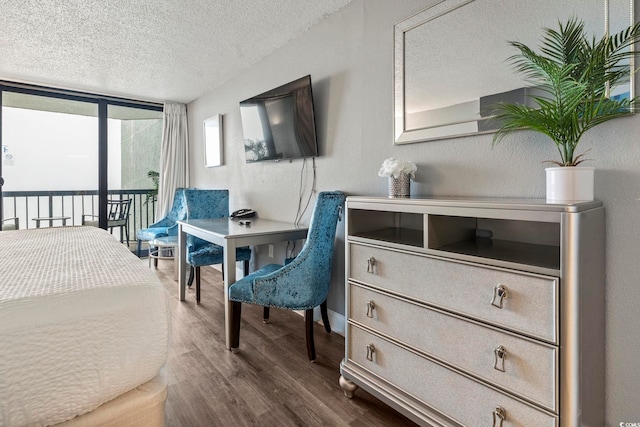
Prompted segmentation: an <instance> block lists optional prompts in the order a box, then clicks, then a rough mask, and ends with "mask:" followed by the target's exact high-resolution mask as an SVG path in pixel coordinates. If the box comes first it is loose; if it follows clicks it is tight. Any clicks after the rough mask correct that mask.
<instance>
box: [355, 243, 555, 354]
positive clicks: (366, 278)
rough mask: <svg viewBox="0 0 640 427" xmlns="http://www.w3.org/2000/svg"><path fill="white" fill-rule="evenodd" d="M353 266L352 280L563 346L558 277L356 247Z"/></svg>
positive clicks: (356, 245) (364, 246)
mask: <svg viewBox="0 0 640 427" xmlns="http://www.w3.org/2000/svg"><path fill="white" fill-rule="evenodd" d="M372 257H373V259H375V262H373V263H372V262H371V261H370V259H371V258H372ZM348 267H349V273H348V275H349V278H350V279H354V280H357V281H359V282H362V283H367V284H370V285H372V286H375V287H378V288H382V289H387V290H389V291H391V292H394V293H396V294H399V295H402V296H406V297H408V298H412V299H416V300H419V301H424V302H426V303H428V304H430V305H433V306H436V307H439V308H443V309H446V310H451V311H454V312H457V313H460V314H462V315H465V316H470V317H474V318H476V319H479V320H482V321H485V322H489V323H492V324H495V325H499V326H501V327H505V328H508V329H510V330H513V331H516V332H520V333H524V334H527V335H529V336H532V337H535V338H539V339H543V340H545V341H548V342H551V343H554V344H557V343H558V342H557V321H556V319H557V309H556V305H557V301H556V300H557V295H558V280H557V279H556V278H554V277H546V276H541V275H534V274H527V273H520V272H515V271H509V270H504V269H499V268H495V267H489V266H482V265H479V264H470V263H464V262H458V261H452V260H446V259H442V258H435V257H430V256H426V255H415V254H410V253H406V252H400V251H394V250H389V249H384V248H375V247H370V246H366V245H359V244H353V243H352V244H350V245H349V266H348ZM500 288H503V289H504V292H505V294H506V295H505V298H503V299H502V300H501V303H502V304H501V305H502V307H498V306H496V305H500V304H499V303H500V300H499V298H497V297H496V298H494V293H496V292H497V291H498V289H500ZM492 302H493V303H495V305H494V304H492Z"/></svg>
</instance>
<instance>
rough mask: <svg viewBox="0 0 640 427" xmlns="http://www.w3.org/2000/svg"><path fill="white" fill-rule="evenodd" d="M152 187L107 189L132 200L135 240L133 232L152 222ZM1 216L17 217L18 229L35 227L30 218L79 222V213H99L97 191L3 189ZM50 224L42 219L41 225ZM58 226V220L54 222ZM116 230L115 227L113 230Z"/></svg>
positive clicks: (130, 224) (114, 195) (131, 226)
mask: <svg viewBox="0 0 640 427" xmlns="http://www.w3.org/2000/svg"><path fill="white" fill-rule="evenodd" d="M151 191H152V190H151V189H144V190H108V192H107V193H108V195H109V198H110V199H113V200H122V199H127V198H130V199H132V202H131V207H130V209H129V221H128V229H129V237H130V239H131V240H132V241H135V239H136V238H135V236H136V232H137V231H138V230H139V229H142V228H147V227H148V226H149V224H152V223H153V222H154V216H155V211H156V199H155V197H152V196H150V195H149V194H150V193H151ZM2 197H3V200H2V203H3V208H4V213H3V218H12V217H18V218H19V221H20V228H36V222H35V221H34V220H33V218H38V217H40V218H42V217H69V219H68V220H67V225H81V224H82V215H98V190H87V191H84V190H68V191H3V192H2ZM51 225H52V223H50V222H49V221H41V222H40V227H49V226H51ZM53 225H60V222H58V223H56V224H53ZM118 230H119V229H118V228H115V229H114V231H113V232H114V233H118V234H117V237H118V239H119V238H120V235H119V231H118Z"/></svg>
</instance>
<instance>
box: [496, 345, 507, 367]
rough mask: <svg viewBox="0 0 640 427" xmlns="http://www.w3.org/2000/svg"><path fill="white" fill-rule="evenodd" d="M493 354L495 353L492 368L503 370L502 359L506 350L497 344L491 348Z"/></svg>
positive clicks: (504, 357) (505, 355) (505, 354)
mask: <svg viewBox="0 0 640 427" xmlns="http://www.w3.org/2000/svg"><path fill="white" fill-rule="evenodd" d="M493 354H494V355H495V362H494V363H493V369H495V370H497V371H501V372H504V359H506V358H507V350H505V348H504V347H503V346H498V347H496V348H494V349H493Z"/></svg>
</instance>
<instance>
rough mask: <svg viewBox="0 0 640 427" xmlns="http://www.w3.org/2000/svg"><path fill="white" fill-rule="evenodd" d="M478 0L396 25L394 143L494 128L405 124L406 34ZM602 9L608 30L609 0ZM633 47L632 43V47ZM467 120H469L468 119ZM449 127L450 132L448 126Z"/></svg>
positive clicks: (443, 0)
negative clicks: (413, 126)
mask: <svg viewBox="0 0 640 427" xmlns="http://www.w3.org/2000/svg"><path fill="white" fill-rule="evenodd" d="M474 1H475V0H438V1H437V2H436V3H435V4H433V5H432V6H430V7H428V8H426V9H424V10H422V11H420V12H418V13H416V14H414V15H412V16H410V17H408V18H406V19H404V20H402V21H400V22H398V23H397V24H395V25H394V49H393V51H394V53H393V55H394V58H393V63H394V75H393V84H394V107H393V108H394V119H393V137H394V145H401V144H410V143H414V142H426V141H434V140H442V139H448V138H457V137H463V136H470V135H481V134H486V133H493V132H495V130H485V131H476V132H471V133H456V132H455V131H451V129H453V127H452V126H455V125H449V124H445V125H442V126H434V127H430V128H420V129H406V128H405V123H406V119H405V110H404V105H405V90H406V87H405V78H404V73H405V58H404V52H405V34H406V33H407V32H408V31H409V30H411V29H413V28H416V27H418V26H420V25H423V24H425V23H427V22H429V21H432V20H434V19H436V18H438V17H440V16H442V15H445V14H447V13H450V12H453V11H455V10H457V9H459V8H461V7H463V6H466V5H468V4H469V3H472V2H474ZM603 7H604V10H603V13H604V22H605V29H604V30H605V32H607V33H608V31H609V0H603ZM634 7H635V5H634V0H629V25H633V24H634V23H635V17H634ZM631 48H632V49H633V46H632V47H631ZM630 67H631V70H632V71H633V70H634V69H635V61H634V60H633V58H632V59H631V61H630ZM634 83H635V79H634V77H633V73H632V77H631V79H630V81H629V93H630V96H631V98H633V97H634V95H635V84H634ZM465 123H468V122H465ZM448 127H449V128H450V130H449V133H448V132H447V129H446V128H448Z"/></svg>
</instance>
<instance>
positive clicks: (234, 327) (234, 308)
mask: <svg viewBox="0 0 640 427" xmlns="http://www.w3.org/2000/svg"><path fill="white" fill-rule="evenodd" d="M230 310H231V313H229V314H230V315H231V343H230V344H231V351H232V352H234V353H236V352H237V351H238V347H240V318H241V312H242V303H240V302H237V301H231V308H230Z"/></svg>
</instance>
